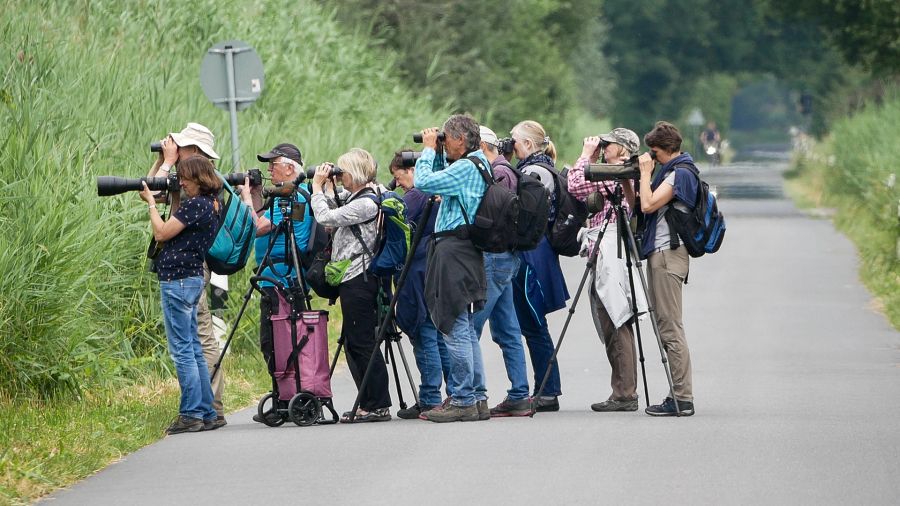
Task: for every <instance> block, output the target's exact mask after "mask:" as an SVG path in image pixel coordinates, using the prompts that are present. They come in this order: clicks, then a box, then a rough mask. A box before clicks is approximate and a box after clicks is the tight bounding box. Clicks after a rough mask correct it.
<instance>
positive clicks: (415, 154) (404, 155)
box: [400, 151, 422, 167]
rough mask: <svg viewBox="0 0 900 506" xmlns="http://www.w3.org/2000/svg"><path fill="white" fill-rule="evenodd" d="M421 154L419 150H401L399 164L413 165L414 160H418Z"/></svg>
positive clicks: (414, 163) (404, 165) (414, 164)
mask: <svg viewBox="0 0 900 506" xmlns="http://www.w3.org/2000/svg"><path fill="white" fill-rule="evenodd" d="M421 156H422V152H421V151H401V152H400V165H402V166H403V167H415V166H416V160H418V159H419V158H420V157H421Z"/></svg>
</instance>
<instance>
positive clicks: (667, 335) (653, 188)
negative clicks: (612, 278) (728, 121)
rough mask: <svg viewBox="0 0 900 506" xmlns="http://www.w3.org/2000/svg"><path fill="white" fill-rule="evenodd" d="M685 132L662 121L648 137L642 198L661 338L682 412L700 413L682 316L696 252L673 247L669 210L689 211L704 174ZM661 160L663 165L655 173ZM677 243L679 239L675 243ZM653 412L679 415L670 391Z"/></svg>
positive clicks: (643, 158)
mask: <svg viewBox="0 0 900 506" xmlns="http://www.w3.org/2000/svg"><path fill="white" fill-rule="evenodd" d="M681 142H682V138H681V133H680V132H679V131H678V129H677V128H676V127H675V125H672V124H671V123H667V122H665V121H659V122H657V123H656V125H655V126H654V127H653V130H651V131H650V132H649V133H648V134H647V135H645V136H644V143H645V144H647V147H649V148H650V150H651V153H644V154H643V155H641V156H640V158H639V161H640V172H641V184H640V192H639V193H640V199H641V211H643V213H644V217H645V224H644V233H643V240H642V244H641V252H640V253H641V257H642V258H647V277H648V281H649V284H650V290H649V292H650V301H651V303H652V305H653V307H654V309H655V313H654V314H655V316H656V322H657V325H658V326H659V333H660V339H661V340H662V343H663V345H664V347H665V350H666V356H667V357H668V359H669V364H670V367H671V370H672V383H673V385H672V390H673V391H674V395H675V399H677V401H678V409H679V410H680V411H681V415H682V416H689V415H693V414H694V395H693V383H692V380H691V355H690V350H688V345H687V338H686V336H685V333H684V323H683V322H682V316H681V314H682V298H681V290H682V285H683V284H684V283H685V281H687V276H688V270H689V267H690V257H689V256H688V252H687V248H685V246H684V244H681V245H679V246H678V247H677V248H675V249H672V247H671V246H672V244H673V241H671V240H670V237H671V231H670V230H669V224H668V222H667V221H666V219H665V214H666V212H667V211H668V209H669V208H670V207H671V206H674V207H675V208H677V209H680V210H683V211H687V210H689V209H692V208H693V207H694V203H695V202H696V201H697V190H698V184H699V180H698V178H697V177H696V176H695V175H694V173H693V172H692V171H691V168H693V170H695V171H696V170H697V168H696V165H694V160H693V159H692V158H691V155H690V154H688V153H683V152H682V151H681ZM655 162H658V163H660V164H662V165H661V167H660V168H659V169H658V170H657V171H656V172H655V173H654V172H653V168H654V167H655ZM675 244H677V242H676V243H675ZM645 411H646V413H647V414H648V415H653V416H676V414H677V412H676V407H675V401H674V400H673V399H672V397H666V398H665V400H663V402H662V403H660V404H657V405H653V406H649V407H648V408H647V409H646V410H645Z"/></svg>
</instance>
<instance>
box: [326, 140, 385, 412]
mask: <svg viewBox="0 0 900 506" xmlns="http://www.w3.org/2000/svg"><path fill="white" fill-rule="evenodd" d="M337 167H340V169H339V170H335V168H336V167H335V166H334V165H333V164H331V163H327V162H326V163H323V164H321V165H319V166H318V167H317V168H316V171H315V175H314V176H313V179H312V198H311V199H310V203H311V205H312V210H313V214H315V216H316V221H318V222H319V223H321V224H322V225H323V226H325V227H330V228H333V229H334V235H333V237H334V239H333V242H332V256H331V262H330V263H329V265H328V268H327V269H326V272H327V273H328V274H327V275H328V277H329V283H330V284H332V285H337V286H338V292H339V294H340V295H339V298H340V301H341V313H342V314H343V318H344V322H343V326H342V327H341V339H342V340H343V342H344V346H345V353H346V357H347V366H348V367H349V368H350V373H351V375H352V376H353V381H354V382H356V387H357V388H359V387H360V385H361V383H362V380H363V376H364V375H365V374H366V367H368V366H369V361H370V359H372V358H373V355H372V354H373V353H374V354H375V355H376V356H375V357H374V360H372V365H371V367H372V372H371V373H370V375H371V376H370V377H369V380H368V382H367V383H366V388H365V390H364V391H362V392H360V393H361V396H360V403H359V409H357V412H356V413H355V416H354V420H353V421H354V422H381V421H388V420H390V419H391V413H390V410H389V408H390V406H391V396H390V393H389V392H388V375H387V368H386V367H385V363H384V357H382V356H381V354H380V353H378V350H377V349H376V343H375V339H376V335H375V328H376V326H377V325H378V321H377V320H378V315H377V306H376V304H377V303H378V300H377V299H378V289H379V283H380V280H379V279H378V278H376V277H375V276H373V275H372V274H368V273H367V272H366V269H367V268H368V267H369V264H370V263H371V261H372V255H373V252H374V251H375V250H376V249H375V248H376V244H375V243H376V239H377V235H378V222H377V217H378V212H379V206H378V204H377V203H375V200H374V199H372V198H367V197H366V195H367V194H369V195H373V194H374V193H375V192H374V190H373V187H372V186H373V182H374V180H375V173H376V165H375V159H374V158H373V157H372V155H371V154H369V152H368V151H366V150H364V149H360V148H353V149H351V150H350V151H348V152H347V153H344V154H343V155H341V156H340V157H339V158H338V159H337ZM335 173H340V176H339V177H340V182H341V185H342V186H343V187H344V191H343V192H341V193H340V194H336V198H332V197H331V196H329V195H326V194H325V187H326V185H333V184H334V182H333V178H336V177H338V176H337V175H335ZM329 178H331V179H332V180H331V182H329ZM338 201H341V202H343V205H341V206H338ZM341 421H342V422H349V421H350V412H346V413H344V414H343V416H342V417H341Z"/></svg>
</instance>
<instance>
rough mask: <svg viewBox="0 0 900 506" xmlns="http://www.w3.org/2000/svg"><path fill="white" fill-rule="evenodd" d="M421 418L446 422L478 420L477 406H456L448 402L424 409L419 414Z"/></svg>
mask: <svg viewBox="0 0 900 506" xmlns="http://www.w3.org/2000/svg"><path fill="white" fill-rule="evenodd" d="M420 417H421V418H424V419H425V420H428V421H429V422H437V423H446V422H474V421H477V420H478V408H477V407H476V406H475V404H472V405H471V406H456V405H454V404H449V405H447V406H446V407H444V406H442V407H439V408H435V409H432V410H431V411H426V412H424V413H422V414H421V415H420Z"/></svg>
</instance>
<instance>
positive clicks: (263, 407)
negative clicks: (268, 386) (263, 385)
mask: <svg viewBox="0 0 900 506" xmlns="http://www.w3.org/2000/svg"><path fill="white" fill-rule="evenodd" d="M267 403H268V405H267ZM256 412H257V413H258V414H259V418H260V419H261V420H262V421H263V423H264V424H266V425H268V426H269V427H278V426H280V425H283V424H284V417H283V416H281V413H279V412H278V400H277V399H275V394H273V393H272V392H269V393H267V394H266V395H265V396H263V398H262V399H260V400H259V405H257V406H256Z"/></svg>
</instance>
